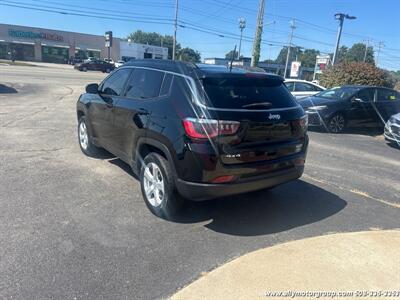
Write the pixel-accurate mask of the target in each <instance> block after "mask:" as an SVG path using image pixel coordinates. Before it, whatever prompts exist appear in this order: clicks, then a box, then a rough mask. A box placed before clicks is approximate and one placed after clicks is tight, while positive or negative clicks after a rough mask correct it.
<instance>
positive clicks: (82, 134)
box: [79, 122, 89, 150]
mask: <svg viewBox="0 0 400 300" xmlns="http://www.w3.org/2000/svg"><path fill="white" fill-rule="evenodd" d="M79 143H80V144H81V147H82V149H84V150H86V149H87V147H88V145H89V137H88V133H87V127H86V124H85V122H81V123H80V124H79Z"/></svg>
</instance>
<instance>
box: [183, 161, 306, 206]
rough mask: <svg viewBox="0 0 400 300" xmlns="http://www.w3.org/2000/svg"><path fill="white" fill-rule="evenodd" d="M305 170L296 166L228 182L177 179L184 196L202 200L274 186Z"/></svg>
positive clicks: (292, 178)
mask: <svg viewBox="0 0 400 300" xmlns="http://www.w3.org/2000/svg"><path fill="white" fill-rule="evenodd" d="M303 171H304V166H296V167H292V168H290V169H285V170H280V171H276V172H272V173H270V174H268V175H267V176H265V177H263V178H262V179H258V180H253V181H246V182H240V183H226V184H215V183H196V182H188V181H183V180H181V179H177V182H176V186H177V189H178V192H179V193H180V194H181V195H182V196H183V197H185V198H187V199H189V200H193V201H202V200H207V199H212V198H219V197H224V196H230V195H236V194H242V193H247V192H252V191H257V190H262V189H266V188H270V187H274V186H277V185H279V184H282V183H286V182H288V181H291V180H295V179H297V178H299V177H301V175H302V174H303Z"/></svg>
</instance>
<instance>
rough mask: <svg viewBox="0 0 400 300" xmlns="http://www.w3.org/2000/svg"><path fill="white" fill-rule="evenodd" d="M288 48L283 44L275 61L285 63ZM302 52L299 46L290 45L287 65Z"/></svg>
mask: <svg viewBox="0 0 400 300" xmlns="http://www.w3.org/2000/svg"><path fill="white" fill-rule="evenodd" d="M288 48H289V47H287V46H285V47H283V48H282V49H281V51H280V52H279V54H278V57H277V58H276V60H275V63H277V64H280V65H284V64H285V63H286V56H287V51H288ZM302 53H303V52H302V51H301V48H300V47H291V48H290V55H289V66H290V64H291V63H292V61H294V60H296V56H297V59H298V58H299V56H300V55H301V54H302Z"/></svg>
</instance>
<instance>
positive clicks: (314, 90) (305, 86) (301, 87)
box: [285, 79, 325, 100]
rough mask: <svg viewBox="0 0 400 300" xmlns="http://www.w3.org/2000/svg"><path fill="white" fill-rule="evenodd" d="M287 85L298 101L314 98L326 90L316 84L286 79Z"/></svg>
mask: <svg viewBox="0 0 400 300" xmlns="http://www.w3.org/2000/svg"><path fill="white" fill-rule="evenodd" d="M285 85H286V86H287V88H288V89H289V91H290V92H291V93H292V95H293V96H295V97H296V99H297V100H299V99H303V98H306V97H309V96H313V95H315V94H318V93H319V92H321V91H324V90H325V88H324V87H322V86H320V85H318V84H316V83H313V82H309V81H306V80H300V79H285Z"/></svg>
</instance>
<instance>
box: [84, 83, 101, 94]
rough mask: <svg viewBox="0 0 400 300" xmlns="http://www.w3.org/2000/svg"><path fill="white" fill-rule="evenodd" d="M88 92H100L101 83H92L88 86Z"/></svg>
mask: <svg viewBox="0 0 400 300" xmlns="http://www.w3.org/2000/svg"><path fill="white" fill-rule="evenodd" d="M86 93H88V94H98V93H99V85H98V84H97V83H91V84H88V85H87V86H86Z"/></svg>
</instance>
